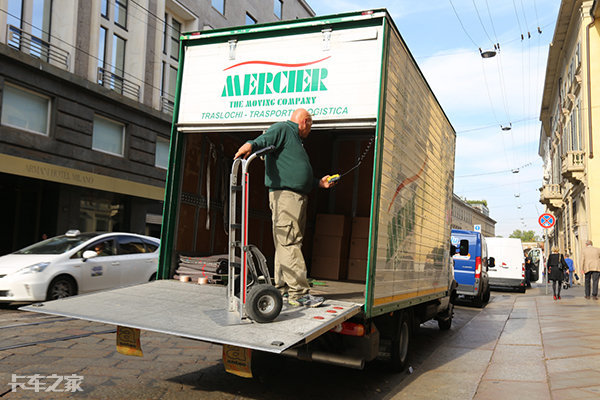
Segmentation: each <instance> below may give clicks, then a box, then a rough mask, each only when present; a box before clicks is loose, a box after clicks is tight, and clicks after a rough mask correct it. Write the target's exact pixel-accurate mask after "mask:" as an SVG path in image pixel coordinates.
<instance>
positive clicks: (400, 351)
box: [391, 311, 412, 372]
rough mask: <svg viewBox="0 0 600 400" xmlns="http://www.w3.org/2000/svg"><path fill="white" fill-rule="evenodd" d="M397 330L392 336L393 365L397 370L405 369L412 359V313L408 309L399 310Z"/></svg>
mask: <svg viewBox="0 0 600 400" xmlns="http://www.w3.org/2000/svg"><path fill="white" fill-rule="evenodd" d="M397 319H398V325H397V330H396V332H395V333H394V336H393V337H392V348H391V366H392V369H393V370H394V371H396V372H401V371H403V370H404V369H405V368H406V367H407V366H408V362H409V359H410V344H411V343H410V342H411V339H412V315H411V314H410V313H409V312H407V311H398V317H397Z"/></svg>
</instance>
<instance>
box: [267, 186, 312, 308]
mask: <svg viewBox="0 0 600 400" xmlns="http://www.w3.org/2000/svg"><path fill="white" fill-rule="evenodd" d="M307 204H308V196H306V195H302V194H298V193H296V192H292V191H291V190H275V191H271V192H269V206H270V207H271V213H272V217H273V242H274V243H275V287H277V288H278V289H279V290H280V291H281V292H282V293H286V292H287V293H288V294H289V297H290V299H296V298H298V297H301V296H302V295H304V294H307V293H308V292H309V290H310V286H309V284H308V280H307V279H306V263H305V262H304V256H303V255H302V239H304V227H305V225H306V208H307Z"/></svg>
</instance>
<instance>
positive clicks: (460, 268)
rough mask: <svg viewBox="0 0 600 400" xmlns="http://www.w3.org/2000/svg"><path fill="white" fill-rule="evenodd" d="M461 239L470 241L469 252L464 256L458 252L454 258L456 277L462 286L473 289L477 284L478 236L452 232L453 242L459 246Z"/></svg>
mask: <svg viewBox="0 0 600 400" xmlns="http://www.w3.org/2000/svg"><path fill="white" fill-rule="evenodd" d="M461 240H468V241H469V254H467V255H465V256H463V255H460V254H458V253H456V254H455V255H454V256H453V257H452V258H453V259H454V279H455V280H456V283H458V285H459V290H460V289H461V286H464V287H466V286H468V287H469V289H470V290H471V291H472V290H473V286H475V257H476V256H477V254H476V252H477V243H476V240H477V238H476V237H475V236H474V235H465V234H461V233H457V232H452V236H451V242H452V244H453V245H454V246H456V247H458V246H459V245H460V241H461Z"/></svg>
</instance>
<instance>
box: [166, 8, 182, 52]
mask: <svg viewBox="0 0 600 400" xmlns="http://www.w3.org/2000/svg"><path fill="white" fill-rule="evenodd" d="M163 32H164V36H163V53H164V54H168V55H169V56H170V57H171V58H172V59H173V60H175V61H178V60H179V37H180V36H181V22H179V21H177V20H176V19H175V18H173V17H172V16H171V15H170V14H165V23H164V29H163Z"/></svg>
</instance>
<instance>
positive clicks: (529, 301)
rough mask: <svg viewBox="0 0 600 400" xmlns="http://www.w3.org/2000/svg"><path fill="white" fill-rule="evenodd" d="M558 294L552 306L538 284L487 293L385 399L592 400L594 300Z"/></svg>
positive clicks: (597, 388)
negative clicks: (470, 314)
mask: <svg viewBox="0 0 600 400" xmlns="http://www.w3.org/2000/svg"><path fill="white" fill-rule="evenodd" d="M548 291H549V293H552V288H551V287H549V288H548ZM561 295H562V300H559V301H555V300H553V299H552V295H551V294H548V295H546V294H545V287H544V286H542V285H540V286H538V287H534V288H531V289H529V290H528V291H527V293H526V294H513V293H504V292H492V296H493V297H492V301H491V302H490V303H489V304H488V305H487V306H486V307H485V309H484V310H482V312H481V313H480V314H479V315H478V316H476V317H475V318H473V319H472V320H471V321H470V322H469V323H467V324H466V325H465V326H464V327H463V328H462V329H460V330H459V331H456V332H453V335H452V336H451V337H449V338H448V341H447V344H446V345H444V347H443V348H441V349H440V350H438V351H436V352H434V353H433V354H432V355H431V356H430V357H429V358H428V359H427V360H426V361H425V362H423V364H422V365H421V366H420V368H419V370H416V371H415V372H414V374H413V375H412V376H411V377H410V378H409V379H408V381H405V382H403V386H404V385H406V386H405V387H404V388H403V389H402V391H400V392H399V393H398V394H396V395H395V396H393V397H391V398H392V399H393V400H399V399H453V400H457V399H476V400H485V399H527V400H536V399H554V400H562V399H598V398H600V301H594V300H586V299H584V297H583V287H582V286H578V287H574V288H571V289H568V290H563V292H562V293H561Z"/></svg>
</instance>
